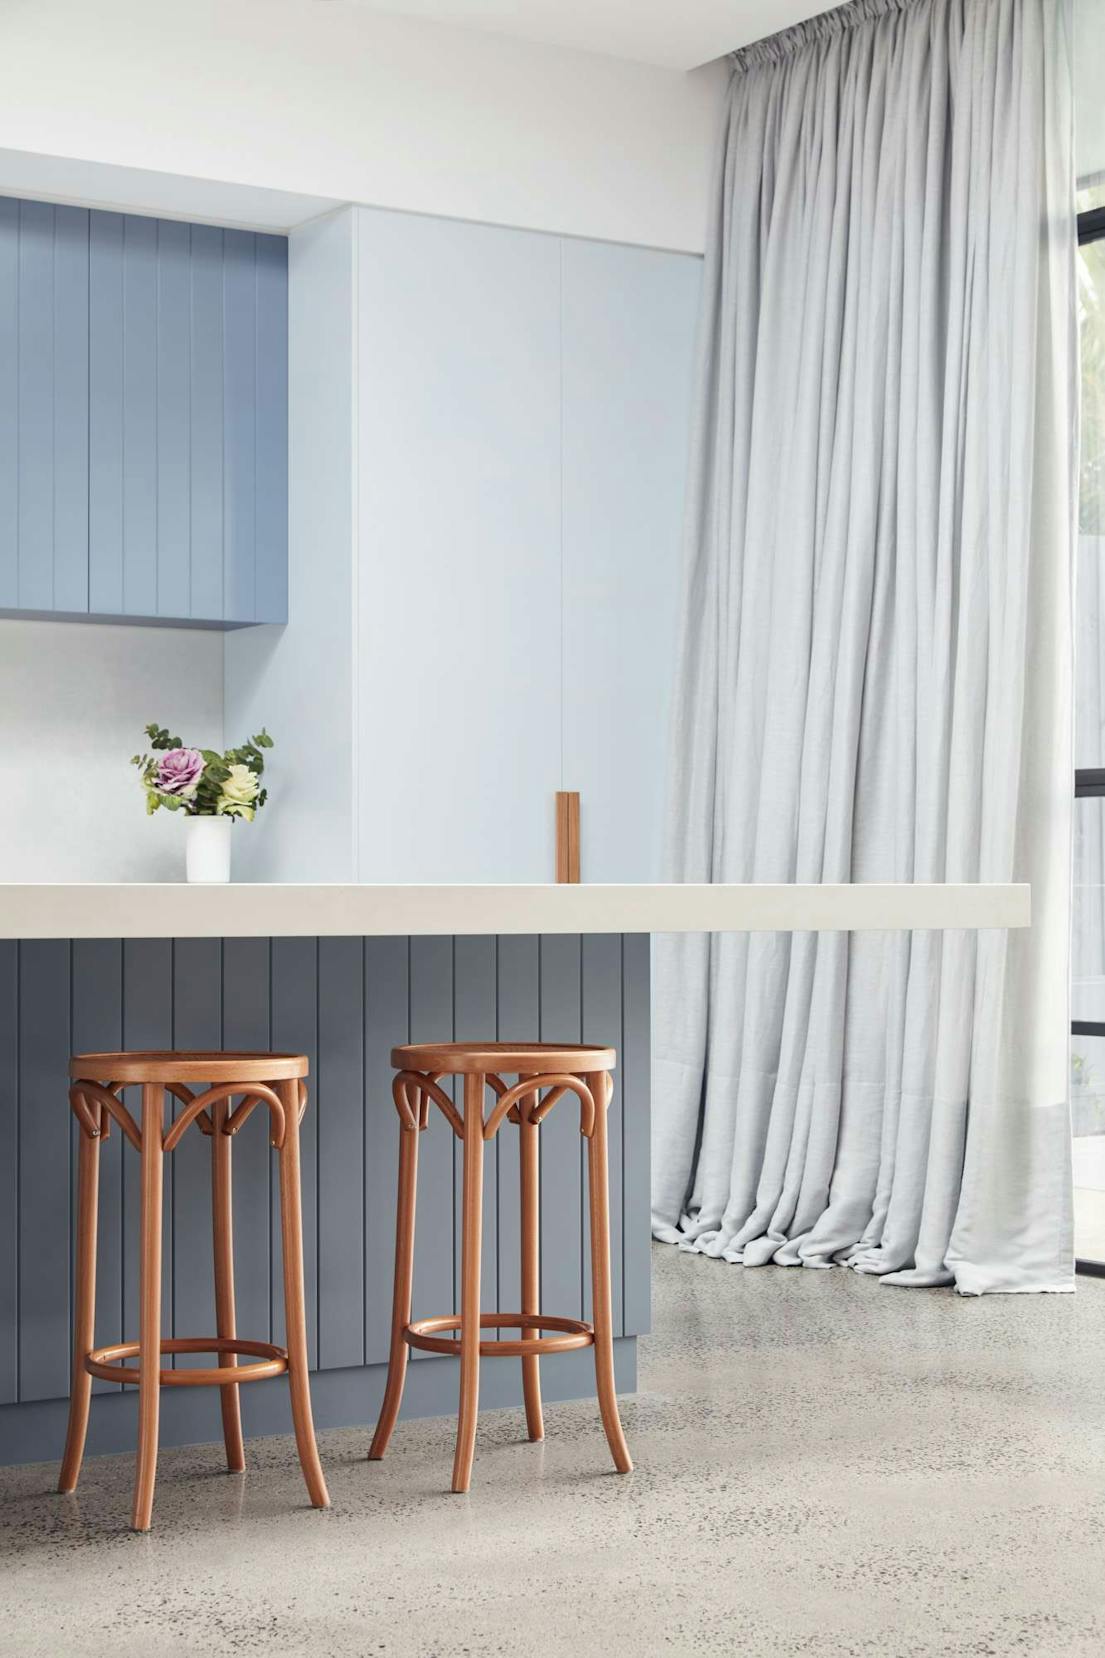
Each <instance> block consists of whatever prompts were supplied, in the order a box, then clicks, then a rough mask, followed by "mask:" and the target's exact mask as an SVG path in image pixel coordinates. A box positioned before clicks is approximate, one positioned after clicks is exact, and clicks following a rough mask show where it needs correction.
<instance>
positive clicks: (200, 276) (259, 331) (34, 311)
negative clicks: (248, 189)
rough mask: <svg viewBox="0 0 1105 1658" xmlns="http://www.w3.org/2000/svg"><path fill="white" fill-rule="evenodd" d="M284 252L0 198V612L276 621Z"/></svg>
mask: <svg viewBox="0 0 1105 1658" xmlns="http://www.w3.org/2000/svg"><path fill="white" fill-rule="evenodd" d="M287 328H288V246H287V241H286V239H285V238H284V237H281V236H269V235H260V234H255V233H254V232H252V231H240V230H234V231H231V230H221V229H218V228H216V227H213V226H210V225H192V224H186V223H183V222H178V221H173V220H161V219H151V218H145V217H142V216H139V215H135V214H121V213H108V212H100V211H95V210H92V211H90V210H87V209H84V208H75V207H61V206H54V205H52V204H51V203H48V202H33V201H15V200H11V199H2V200H0V615H8V616H19V615H23V616H27V615H31V616H54V617H66V618H77V619H80V618H90V619H91V618H99V619H103V620H127V621H146V622H162V623H172V622H184V623H193V624H195V623H200V624H205V625H207V626H211V627H240V626H244V625H248V624H250V623H253V622H285V621H286V620H287V610H288V575H287V560H288V512H287V494H288V438H287V433H288V339H287Z"/></svg>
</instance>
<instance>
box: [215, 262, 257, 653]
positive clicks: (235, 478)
mask: <svg viewBox="0 0 1105 1658" xmlns="http://www.w3.org/2000/svg"><path fill="white" fill-rule="evenodd" d="M256 243H257V238H256V237H255V236H254V235H253V233H252V232H251V231H245V230H228V231H226V232H224V236H223V329H224V335H223V419H224V425H223V464H224V467H225V482H224V491H223V548H224V554H223V559H224V562H223V605H224V609H223V614H224V616H225V617H226V619H227V621H234V622H251V621H253V620H254V619H255V617H256V614H257V611H256V581H255V563H256V534H257V510H256V509H257V265H256Z"/></svg>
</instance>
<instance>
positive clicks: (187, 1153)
mask: <svg viewBox="0 0 1105 1658" xmlns="http://www.w3.org/2000/svg"><path fill="white" fill-rule="evenodd" d="M224 963H225V969H224ZM316 963H320V964H321V972H320V973H318V974H317V975H316ZM20 966H21V972H20V971H19V969H20ZM581 966H582V977H581ZM362 969H363V971H362ZM623 995H624V1005H623ZM648 998H649V941H648V939H647V938H644V937H639V936H636V935H632V936H627V937H626V938H625V939H624V940H620V939H618V938H616V937H597V938H585V939H583V940H582V941H581V940H580V939H578V938H576V937H571V938H563V937H546V938H543V939H541V940H538V939H537V938H533V937H529V938H525V937H503V938H500V939H498V940H494V939H488V938H469V939H457V940H455V941H454V940H453V939H449V938H420V939H413V940H409V941H408V940H407V939H405V938H376V939H366V940H361V939H327V940H322V941H318V940H315V939H278V940H273V941H271V944H270V941H269V940H265V939H237V940H227V941H225V943H223V942H221V941H220V940H217V939H197V940H177V941H176V942H175V943H170V941H167V940H157V939H152V940H134V941H127V942H126V943H125V944H122V943H120V942H119V941H117V940H114V941H113V940H107V941H102V940H101V941H76V942H74V943H73V945H72V946H70V945H68V944H67V943H65V942H54V941H45V942H29V943H23V944H21V945H20V944H15V943H6V944H0V1130H2V1129H3V1127H4V1125H5V1123H6V1122H7V1120H8V1119H11V1118H12V1117H13V1116H14V1117H15V1125H14V1126H15V1129H16V1133H15V1134H11V1133H9V1135H8V1137H7V1143H9V1144H10V1145H12V1146H13V1147H15V1148H16V1149H15V1153H14V1154H13V1156H12V1157H10V1158H9V1159H7V1160H6V1162H5V1163H4V1165H3V1166H2V1167H0V1404H3V1403H10V1402H12V1400H13V1399H14V1398H15V1397H16V1396H17V1389H18V1388H19V1384H20V1380H21V1381H22V1392H21V1393H19V1394H18V1396H19V1397H23V1398H28V1399H41V1398H50V1397H60V1396H63V1395H64V1393H65V1392H66V1390H67V1387H68V1367H69V1345H70V1330H69V1317H70V1249H71V1236H72V1229H71V1224H70V1223H69V1221H68V1220H67V1219H65V1220H63V1221H62V1223H61V1224H59V1219H60V1218H61V1217H68V1216H69V1215H70V1213H71V1200H72V1195H73V1185H74V1181H73V1162H72V1151H73V1147H74V1145H75V1141H71V1133H72V1130H71V1119H70V1113H69V1110H68V1103H67V1100H66V1076H65V1067H66V1061H67V1058H68V1055H69V1052H70V1049H76V1050H78V1051H80V1050H98V1049H110V1048H113V1047H116V1046H126V1047H130V1048H142V1047H166V1046H170V1045H176V1046H179V1047H184V1048H206V1047H215V1048H217V1047H221V1046H225V1047H227V1048H234V1047H247V1048H252V1047H257V1048H262V1049H263V1048H267V1047H270V1046H271V1047H273V1048H276V1049H278V1050H295V1051H299V1050H302V1051H305V1052H306V1053H307V1054H308V1056H309V1058H310V1060H311V1066H312V1077H311V1084H310V1090H311V1091H310V1099H309V1105H308V1111H307V1116H306V1118H305V1120H304V1193H303V1203H304V1221H305V1233H306V1257H307V1259H306V1280H307V1296H308V1307H309V1319H310V1339H311V1350H312V1358H314V1356H315V1354H316V1352H317V1354H318V1361H319V1364H320V1366H321V1367H322V1368H325V1369H332V1368H336V1367H341V1366H345V1365H354V1366H356V1365H360V1364H362V1363H369V1364H377V1363H382V1362H383V1360H384V1359H385V1358H386V1354H387V1338H388V1325H389V1319H390V1308H391V1275H392V1263H393V1250H394V1216H395V1185H396V1169H397V1161H398V1146H397V1139H398V1129H397V1119H396V1113H395V1108H394V1105H393V1103H392V1099H391V1075H392V1072H391V1065H390V1049H391V1047H392V1046H394V1045H395V1044H397V1043H400V1042H402V1041H404V1040H407V1039H412V1040H419V1041H431V1040H438V1041H444V1040H450V1039H451V1038H452V1037H453V1036H454V1033H456V1034H457V1035H458V1036H459V1037H472V1038H477V1037H480V1036H485V1035H486V1036H491V1035H495V1036H496V1037H497V1038H498V1039H499V1040H502V1041H529V1040H536V1039H538V1038H539V1037H540V1038H542V1039H544V1040H571V1041H578V1040H580V1038H581V1036H582V1038H583V1039H584V1040H587V1041H595V1042H613V1043H614V1044H615V1045H618V1046H619V1065H618V1069H617V1073H616V1074H617V1078H618V1086H619V1095H618V1096H617V1097H616V1098H615V1102H614V1104H613V1106H612V1107H611V1111H612V1118H611V1209H612V1217H613V1220H614V1239H613V1247H614V1257H615V1258H614V1267H613V1276H614V1283H615V1317H616V1319H617V1320H618V1328H619V1329H620V1328H623V1326H624V1330H625V1332H626V1333H628V1334H631V1335H633V1334H639V1333H640V1332H642V1331H643V1330H645V1329H647V1327H648V1321H649V1232H648V1138H649V1122H648V1115H649V1113H648V1087H649V1051H648V1049H649V1006H648ZM581 1007H582V1025H581ZM316 1019H317V1021H318V1023H317V1028H316ZM204 1080H205V1079H204V1078H200V1077H197V1078H195V1079H194V1081H195V1082H196V1083H197V1084H199V1083H202V1082H203V1081H204ZM127 1098H128V1104H129V1105H130V1107H131V1109H132V1110H133V1111H135V1112H137V1111H138V1110H139V1101H138V1098H137V1091H136V1090H134V1089H131V1090H128V1096H127ZM173 1109H174V1108H173V1107H172V1106H170V1105H169V1104H168V1103H167V1108H166V1117H167V1118H168V1116H169V1114H170V1110H173ZM268 1126H269V1125H268V1118H267V1113H263V1112H262V1111H261V1110H260V1109H259V1110H258V1111H256V1112H255V1113H254V1115H253V1117H252V1118H251V1120H250V1122H249V1123H247V1125H246V1127H245V1129H244V1130H243V1131H242V1133H241V1134H240V1135H239V1136H236V1138H235V1141H234V1210H235V1232H236V1249H235V1257H236V1268H237V1295H238V1328H239V1332H240V1333H241V1334H242V1335H245V1336H256V1337H259V1338H261V1339H265V1337H266V1335H267V1333H268V1330H269V1328H270V1310H273V1309H274V1310H275V1316H272V1318H271V1327H272V1328H273V1330H274V1332H275V1333H274V1339H279V1336H280V1331H281V1330H282V1327H283V1321H282V1317H281V1316H280V1313H279V1302H280V1294H281V1286H280V1254H279V1240H278V1231H279V1227H278V1213H277V1209H276V1207H275V1206H274V1204H273V1194H274V1191H275V1187H274V1186H270V1177H271V1176H272V1175H273V1174H274V1173H275V1159H274V1157H273V1155H272V1153H271V1151H270V1150H269V1147H268ZM20 1142H21V1143H20ZM517 1144H518V1137H517V1131H516V1130H515V1128H514V1127H513V1125H511V1124H507V1125H504V1128H503V1130H502V1131H501V1133H500V1136H499V1138H498V1142H497V1162H498V1179H497V1182H496V1177H495V1148H492V1150H491V1151H490V1152H489V1153H488V1162H487V1165H486V1167H487V1190H486V1204H487V1209H488V1210H489V1211H490V1212H491V1213H490V1216H489V1221H488V1230H487V1232H486V1233H485V1255H484V1277H483V1294H484V1299H485V1304H486V1306H487V1308H488V1310H490V1309H491V1308H492V1307H493V1306H496V1305H497V1306H500V1307H501V1308H502V1309H503V1310H508V1309H516V1308H517V1305H518V1299H519V1292H518V1156H517ZM619 1149H620V1156H619ZM581 1150H582V1145H581V1138H580V1134H579V1121H578V1113H577V1111H576V1110H575V1108H574V1106H573V1105H572V1103H571V1102H570V1101H569V1100H567V1099H565V1100H564V1101H562V1102H561V1104H560V1105H559V1106H558V1107H557V1108H556V1109H555V1110H554V1111H553V1112H552V1113H551V1115H550V1116H549V1117H548V1118H547V1119H546V1121H545V1123H544V1124H543V1126H542V1129H541V1136H540V1155H541V1171H542V1173H541V1178H542V1197H543V1215H542V1298H543V1305H544V1306H545V1308H546V1309H547V1310H548V1311H550V1312H567V1313H569V1314H570V1313H572V1312H573V1310H574V1308H575V1307H576V1306H577V1305H579V1303H580V1279H581V1272H582V1268H583V1258H582V1253H581V1239H582V1236H583V1232H584V1227H583V1223H582V1220H581V1212H582V1200H583V1197H584V1194H585V1187H584V1185H583V1183H582V1180H581V1170H580V1162H581ZM316 1154H317V1162H316ZM454 1161H455V1160H454V1139H453V1135H452V1133H451V1131H450V1129H449V1127H448V1125H447V1124H446V1123H445V1122H444V1120H443V1119H442V1117H441V1115H440V1113H439V1112H438V1111H437V1110H436V1108H434V1109H432V1111H431V1117H430V1127H429V1129H428V1130H427V1132H426V1134H424V1135H423V1136H422V1137H421V1158H420V1162H421V1167H420V1178H419V1193H418V1199H419V1201H418V1217H419V1219H418V1242H417V1257H416V1276H415V1311H416V1314H423V1315H425V1314H428V1313H433V1312H445V1311H449V1310H450V1309H451V1307H452V1305H453V1297H454V1294H455V1287H456V1281H455V1262H456V1250H455V1225H456V1220H455V1216H456V1204H455V1190H456V1188H455V1179H456V1175H455V1168H454ZM456 1162H458V1163H459V1158H458V1159H456ZM5 1181H6V1182H7V1185H5ZM16 1183H17V1184H16ZM496 1186H497V1201H495V1197H496ZM9 1188H10V1189H9ZM139 1189H140V1188H139V1163H138V1158H137V1156H136V1154H135V1153H134V1151H133V1149H132V1148H131V1147H130V1146H129V1145H127V1144H125V1143H124V1138H123V1136H122V1134H121V1133H119V1132H118V1130H115V1131H113V1133H112V1134H111V1137H110V1139H109V1140H108V1142H107V1144H106V1145H105V1146H103V1147H102V1150H101V1203H100V1240H99V1244H100V1260H99V1272H98V1280H99V1283H98V1297H97V1303H98V1304H97V1338H98V1339H99V1340H102V1341H110V1340H113V1339H116V1338H118V1339H128V1338H129V1339H133V1338H134V1336H135V1335H136V1334H137V1318H136V1313H137V1289H138V1279H137V1261H138V1255H137V1236H138V1194H139ZM5 1194H6V1195H5ZM316 1199H317V1200H318V1202H317V1207H316ZM623 1204H624V1207H622V1205H623ZM210 1220H211V1211H210V1144H209V1141H208V1140H207V1138H206V1137H205V1136H203V1135H202V1134H200V1133H199V1131H198V1130H196V1129H193V1130H190V1131H189V1133H188V1134H187V1135H186V1136H185V1138H184V1140H183V1141H182V1142H181V1144H180V1146H179V1147H178V1148H177V1150H176V1152H174V1153H173V1155H172V1158H171V1159H170V1162H169V1166H168V1168H167V1171H166V1228H165V1274H166V1276H165V1280H164V1284H163V1289H164V1298H165V1300H164V1305H165V1319H164V1327H165V1329H166V1332H168V1330H169V1320H170V1316H172V1315H175V1317H174V1324H173V1329H174V1333H176V1334H179V1335H200V1334H206V1333H209V1331H210V1329H211V1327H212V1320H213V1313H212V1300H213V1297H212V1290H211V1245H210ZM5 1226H6V1229H5ZM270 1262H271V1266H270ZM20 1266H21V1267H22V1272H21V1274H20ZM619 1283H620V1285H621V1288H620V1291H619V1288H618V1286H619ZM320 1286H321V1295H322V1302H321V1306H320V1309H319V1312H318V1315H317V1317H316V1303H315V1296H316V1290H317V1289H318V1288H319V1287H320ZM20 1290H22V1293H20ZM20 1313H21V1315H22V1316H21V1319H20V1317H19V1314H20ZM20 1350H21V1353H22V1364H21V1365H20V1364H19V1363H18V1354H19V1352H20ZM179 1362H181V1363H183V1362H186V1361H185V1360H183V1359H182V1360H180V1361H179ZM189 1362H191V1361H189ZM196 1362H199V1361H196ZM102 1385H103V1387H105V1388H107V1387H108V1386H109V1384H102ZM248 1398H249V1394H248V1390H247V1401H248ZM250 1408H251V1407H249V1406H248V1404H247V1409H250ZM215 1421H216V1418H215V1417H214V1416H213V1417H212V1432H213V1433H214V1431H215Z"/></svg>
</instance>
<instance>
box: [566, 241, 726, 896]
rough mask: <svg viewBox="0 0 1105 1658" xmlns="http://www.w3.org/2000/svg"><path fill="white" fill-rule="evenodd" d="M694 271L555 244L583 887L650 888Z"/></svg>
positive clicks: (647, 255) (569, 735)
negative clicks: (620, 884) (624, 884)
mask: <svg viewBox="0 0 1105 1658" xmlns="http://www.w3.org/2000/svg"><path fill="white" fill-rule="evenodd" d="M700 279H701V262H700V261H699V260H698V259H695V258H693V257H690V256H686V255H682V254H671V253H659V252H654V251H652V250H650V249H644V248H632V247H620V246H613V245H610V244H605V243H601V242H584V241H567V240H565V241H564V243H563V316H564V324H563V350H564V448H563V468H564V472H563V503H564V601H563V602H564V783H563V786H564V787H565V788H567V789H578V790H579V792H580V796H581V802H580V809H581V825H580V842H581V844H580V863H581V873H582V878H583V879H584V880H585V881H654V880H657V879H659V877H660V873H661V871H660V841H661V832H662V829H661V826H662V818H663V795H664V781H665V774H666V766H667V747H668V741H669V734H668V719H669V702H670V692H671V685H672V680H673V677H674V671H675V655H676V632H677V626H678V610H679V578H680V563H681V558H680V541H681V533H682V513H683V495H684V485H685V478H686V465H687V452H688V444H689V435H690V409H691V389H692V381H693V369H694V337H695V328H696V324H697V313H698V299H699V285H700Z"/></svg>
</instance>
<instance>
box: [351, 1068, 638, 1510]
mask: <svg viewBox="0 0 1105 1658" xmlns="http://www.w3.org/2000/svg"><path fill="white" fill-rule="evenodd" d="M391 1063H392V1065H393V1066H395V1067H396V1071H397V1075H396V1077H395V1079H394V1081H393V1084H392V1093H393V1095H394V1098H395V1104H396V1106H397V1108H398V1111H399V1202H398V1210H397V1217H396V1228H395V1298H394V1303H393V1308H392V1324H391V1352H390V1356H389V1360H388V1379H387V1387H386V1389H385V1392H384V1402H383V1405H382V1406H381V1408H380V1418H379V1421H378V1422H377V1424H376V1432H375V1434H374V1436H373V1440H372V1447H371V1449H370V1451H369V1453H368V1454H369V1457H370V1458H371V1459H372V1460H374V1461H378V1460H379V1459H380V1458H381V1457H382V1456H383V1454H384V1452H385V1451H386V1450H387V1447H388V1441H389V1440H390V1438H391V1435H392V1430H393V1429H394V1427H395V1422H396V1418H397V1417H398V1415H399V1404H400V1400H401V1399H402V1396H403V1383H404V1380H405V1378H406V1372H407V1354H408V1350H409V1349H410V1348H411V1347H418V1348H422V1349H423V1350H425V1351H426V1352H429V1353H450V1354H458V1355H459V1357H460V1412H459V1418H458V1422H457V1446H456V1455H455V1457H454V1461H453V1490H454V1491H467V1490H468V1487H469V1484H470V1482H471V1478H472V1457H473V1453H474V1450H475V1444H476V1414H477V1410H478V1403H479V1375H480V1359H481V1358H518V1359H521V1361H522V1387H523V1394H524V1398H525V1406H526V1427H527V1431H528V1433H529V1437H530V1439H541V1438H543V1436H544V1427H543V1423H542V1416H541V1383H540V1377H539V1363H540V1356H541V1354H542V1353H563V1352H566V1351H569V1350H570V1349H572V1348H580V1347H593V1348H594V1353H595V1382H596V1390H597V1393H598V1400H599V1410H600V1412H601V1415H602V1425H603V1427H604V1429H605V1431H606V1439H607V1443H608V1444H609V1446H610V1454H611V1456H612V1457H613V1459H614V1466H615V1467H616V1468H617V1470H618V1472H619V1473H620V1474H627V1473H629V1471H630V1469H631V1468H632V1467H633V1463H632V1461H631V1460H630V1456H629V1449H628V1447H627V1445H626V1442H625V1435H624V1434H623V1432H622V1425H621V1419H620V1418H619V1416H618V1400H617V1395H616V1392H615V1387H614V1336H613V1321H612V1317H611V1300H610V1221H609V1214H608V1200H607V1150H606V1143H607V1134H606V1127H607V1125H606V1113H607V1108H608V1106H609V1104H610V1097H611V1094H612V1093H613V1084H612V1082H611V1080H610V1072H611V1071H612V1070H613V1069H614V1066H615V1064H616V1055H615V1053H614V1049H613V1048H592V1047H580V1046H575V1045H571V1044H564V1043H508V1042H484V1043H466V1042H443V1043H430V1044H426V1045H422V1046H406V1047H399V1048H393V1049H392V1052H391ZM503 1073H505V1074H506V1075H507V1076H516V1077H517V1079H518V1080H517V1082H516V1083H515V1084H514V1085H513V1086H512V1087H508V1086H507V1085H506V1083H505V1082H504V1081H503V1080H502V1077H503ZM444 1076H450V1077H451V1076H461V1077H463V1078H464V1106H463V1115H461V1113H459V1112H458V1111H457V1109H456V1107H455V1105H454V1104H453V1101H452V1100H451V1099H450V1098H449V1095H448V1094H447V1093H446V1092H445V1090H444V1089H443V1088H441V1087H440V1085H439V1081H440V1078H441V1077H444ZM488 1090H490V1091H491V1093H492V1095H493V1100H492V1104H491V1109H490V1111H489V1113H488V1114H487V1116H486V1118H485V1116H484V1105H485V1096H486V1094H487V1091H488ZM569 1093H570V1094H573V1095H574V1096H575V1097H576V1099H577V1100H578V1101H579V1114H580V1123H579V1126H580V1132H581V1133H582V1134H583V1136H584V1138H585V1139H586V1141H587V1187H588V1198H589V1204H590V1221H591V1225H590V1234H591V1286H592V1289H591V1298H592V1322H591V1323H590V1324H588V1323H585V1322H584V1320H582V1319H578V1318H565V1317H561V1316H559V1315H555V1314H548V1313H543V1312H542V1311H541V1308H540V1263H539V1259H538V1237H539V1219H540V1217H539V1212H538V1205H539V1194H538V1162H537V1154H538V1148H537V1129H538V1124H539V1123H540V1122H541V1120H542V1118H543V1117H545V1116H547V1115H548V1113H549V1112H550V1111H551V1110H552V1108H553V1106H554V1105H556V1104H557V1102H558V1101H559V1100H561V1099H563V1097H564V1095H565V1094H569ZM431 1101H432V1102H433V1103H434V1104H435V1105H437V1106H438V1107H439V1109H440V1110H441V1111H442V1112H443V1114H444V1116H445V1118H446V1120H447V1122H448V1123H449V1125H450V1126H451V1128H452V1130H453V1132H454V1134H455V1135H456V1136H457V1138H458V1139H459V1140H461V1141H462V1143H463V1146H464V1197H463V1211H462V1219H461V1305H460V1314H459V1316H458V1315H457V1314H456V1313H446V1314H439V1315H435V1316H434V1317H431V1318H419V1319H415V1320H412V1319H411V1287H412V1277H413V1269H414V1213H415V1186H416V1181H417V1173H418V1137H419V1134H420V1132H421V1131H422V1130H423V1129H424V1128H425V1127H426V1126H427V1124H428V1122H429V1114H430V1103H431ZM504 1119H509V1121H510V1122H512V1123H517V1125H518V1133H519V1136H520V1151H519V1164H520V1172H521V1181H520V1184H521V1233H522V1237H521V1246H522V1293H521V1300H522V1306H521V1309H520V1311H518V1312H509V1313H484V1312H481V1310H480V1246H481V1235H482V1228H483V1151H484V1144H485V1142H487V1141H489V1140H493V1139H494V1138H495V1135H496V1134H497V1133H498V1131H499V1129H500V1127H501V1126H502V1123H503V1121H504ZM458 1327H459V1331H460V1335H459V1338H458V1337H455V1336H447V1335H443V1334H442V1333H441V1332H443V1331H448V1330H456V1329H457V1328H458ZM487 1329H490V1330H494V1331H498V1330H502V1329H508V1330H514V1329H516V1330H518V1332H519V1340H517V1341H499V1340H488V1341H484V1340H481V1336H480V1332H481V1330H487ZM544 1331H550V1332H552V1333H551V1334H549V1335H545V1334H543V1332H544Z"/></svg>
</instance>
